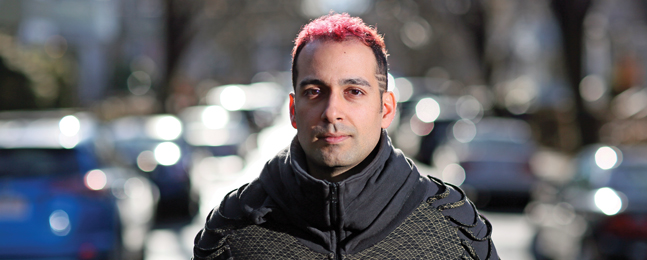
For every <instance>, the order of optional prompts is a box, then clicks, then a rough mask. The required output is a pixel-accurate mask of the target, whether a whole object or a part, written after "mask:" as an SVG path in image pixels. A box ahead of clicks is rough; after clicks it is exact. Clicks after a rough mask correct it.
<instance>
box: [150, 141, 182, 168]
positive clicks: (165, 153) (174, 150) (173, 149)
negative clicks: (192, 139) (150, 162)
mask: <svg viewBox="0 0 647 260" xmlns="http://www.w3.org/2000/svg"><path fill="white" fill-rule="evenodd" d="M153 153H154V154H155V160H156V161H157V162H158V163H159V164H161V165H164V166H170V165H173V164H176V163H177V162H178V161H179V160H180V156H182V153H181V151H180V147H179V146H177V144H175V143H172V142H163V143H161V144H158V145H157V147H155V151H153Z"/></svg>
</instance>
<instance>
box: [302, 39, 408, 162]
mask: <svg viewBox="0 0 647 260" xmlns="http://www.w3.org/2000/svg"><path fill="white" fill-rule="evenodd" d="M296 62H297V64H296V65H297V71H298V75H297V80H296V84H297V85H296V86H295V93H294V94H291V95H290V99H291V102H290V115H291V116H290V119H291V121H292V125H293V126H294V127H295V128H297V138H298V139H299V142H300V143H301V146H302V147H303V150H304V151H305V153H306V156H307V159H308V163H309V164H312V165H314V166H319V167H328V168H335V169H337V170H341V172H343V171H347V170H348V169H351V168H352V167H354V166H356V165H357V164H359V163H360V162H362V161H363V160H364V159H365V158H366V157H367V156H368V155H369V154H370V153H371V151H372V150H373V149H374V148H375V146H376V145H377V143H378V141H379V139H380V134H381V129H382V128H386V127H388V126H389V124H390V123H391V120H393V114H394V111H395V102H394V99H393V95H392V93H391V92H386V93H384V95H380V89H379V87H378V81H377V78H376V71H377V62H376V60H375V56H374V54H373V51H372V50H371V49H370V48H369V47H367V46H366V45H364V44H362V43H361V42H359V41H357V40H347V41H343V42H336V41H314V42H311V43H308V44H307V45H306V46H305V47H304V48H303V50H302V51H301V53H300V54H299V57H298V58H297V61H296ZM381 99H382V100H381ZM381 101H382V102H381ZM337 170H336V171H337Z"/></svg>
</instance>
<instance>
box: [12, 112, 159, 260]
mask: <svg viewBox="0 0 647 260" xmlns="http://www.w3.org/2000/svg"><path fill="white" fill-rule="evenodd" d="M61 113H62V112H48V113H35V112H25V113H15V112H14V113H1V114H0V136H1V137H0V230H1V232H0V258H2V259H7V258H9V259H14V258H20V259H30V258H31V259H50V258H51V259H127V258H130V257H131V256H134V255H136V254H137V253H141V252H142V251H143V239H144V237H145V234H146V233H147V232H148V229H149V228H150V223H151V221H150V219H151V218H152V215H151V214H152V212H154V207H155V202H156V196H158V195H156V188H155V187H154V185H151V184H150V183H148V182H147V180H146V179H145V178H141V177H139V176H137V175H136V174H135V173H133V172H129V171H127V170H117V169H103V168H101V166H102V164H101V160H100V157H99V155H98V154H97V153H96V152H95V151H97V147H96V145H95V142H94V141H93V138H94V130H95V126H94V125H95V123H94V121H93V120H92V118H91V117H90V116H88V115H87V114H82V113H76V114H71V113H69V114H67V113H62V114H61ZM65 114H67V115H65ZM135 190H137V194H135V192H134V191H135ZM133 195H136V196H133ZM134 201H136V202H137V203H138V204H139V205H138V207H140V208H141V209H140V211H141V212H148V216H146V214H142V213H141V212H140V214H141V215H143V217H140V218H139V219H137V218H136V217H135V218H133V217H132V216H129V215H128V214H129V213H128V212H127V211H128V210H129V208H128V205H129V204H132V203H134ZM146 217H147V218H148V220H147V219H146ZM124 234H129V235H130V236H131V237H128V238H126V239H124V238H125V237H124V236H123V235H124ZM133 234H134V235H133ZM137 234H139V235H140V236H141V239H140V240H141V241H136V240H137V239H134V238H133V237H136V236H137ZM125 242H127V243H125ZM128 251H130V252H128ZM131 253H132V254H131Z"/></svg>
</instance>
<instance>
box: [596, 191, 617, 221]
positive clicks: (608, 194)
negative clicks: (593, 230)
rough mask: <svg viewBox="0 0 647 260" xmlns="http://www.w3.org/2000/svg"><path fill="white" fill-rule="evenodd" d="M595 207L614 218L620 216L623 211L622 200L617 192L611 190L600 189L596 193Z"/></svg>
mask: <svg viewBox="0 0 647 260" xmlns="http://www.w3.org/2000/svg"><path fill="white" fill-rule="evenodd" d="M593 200H594V202H595V206H596V207H597V208H598V209H600V210H601V211H602V213H604V214H605V215H608V216H612V215H615V214H618V212H620V210H621V209H622V199H621V198H620V196H619V195H618V193H617V192H616V191H614V190H613V189H611V188H607V187H604V188H600V189H598V190H597V191H596V192H595V195H594V197H593Z"/></svg>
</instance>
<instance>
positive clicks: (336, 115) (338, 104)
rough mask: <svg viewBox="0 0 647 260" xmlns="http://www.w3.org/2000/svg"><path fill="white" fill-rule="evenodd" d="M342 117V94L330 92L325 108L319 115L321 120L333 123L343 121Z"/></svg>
mask: <svg viewBox="0 0 647 260" xmlns="http://www.w3.org/2000/svg"><path fill="white" fill-rule="evenodd" d="M343 115H344V97H343V94H342V93H337V92H335V91H333V92H331V93H330V95H329V96H328V100H327V102H326V107H325V108H324V111H323V113H321V119H323V120H324V121H326V122H329V123H335V122H338V121H342V120H343Z"/></svg>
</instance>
